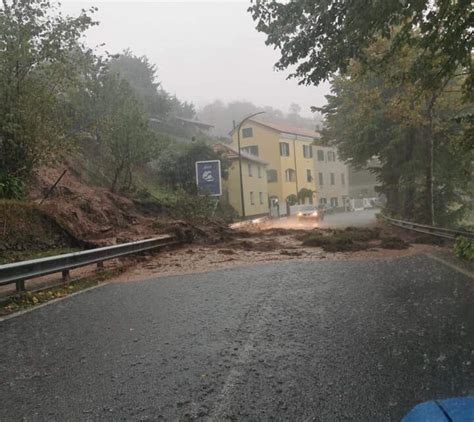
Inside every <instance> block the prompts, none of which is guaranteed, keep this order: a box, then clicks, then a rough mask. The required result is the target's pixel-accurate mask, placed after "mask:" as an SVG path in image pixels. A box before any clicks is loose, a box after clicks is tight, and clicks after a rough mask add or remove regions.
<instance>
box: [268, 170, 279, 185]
mask: <svg viewBox="0 0 474 422" xmlns="http://www.w3.org/2000/svg"><path fill="white" fill-rule="evenodd" d="M267 182H268V183H275V182H278V174H277V171H276V170H267Z"/></svg>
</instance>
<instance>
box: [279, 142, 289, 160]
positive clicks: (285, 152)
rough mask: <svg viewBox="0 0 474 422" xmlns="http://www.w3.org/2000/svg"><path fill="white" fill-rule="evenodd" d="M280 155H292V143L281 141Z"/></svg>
mask: <svg viewBox="0 0 474 422" xmlns="http://www.w3.org/2000/svg"><path fill="white" fill-rule="evenodd" d="M280 155H281V156H282V157H289V156H290V144H288V143H286V142H280Z"/></svg>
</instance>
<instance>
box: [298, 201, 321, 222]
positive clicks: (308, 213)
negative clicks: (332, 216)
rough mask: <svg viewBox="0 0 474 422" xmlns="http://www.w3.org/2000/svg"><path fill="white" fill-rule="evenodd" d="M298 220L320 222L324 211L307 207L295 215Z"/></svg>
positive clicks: (310, 206) (311, 206)
mask: <svg viewBox="0 0 474 422" xmlns="http://www.w3.org/2000/svg"><path fill="white" fill-rule="evenodd" d="M296 217H297V218H298V220H315V221H322V220H323V219H324V210H323V209H317V208H316V207H315V206H313V205H308V206H307V207H304V208H303V209H301V210H300V211H299V212H298V214H296Z"/></svg>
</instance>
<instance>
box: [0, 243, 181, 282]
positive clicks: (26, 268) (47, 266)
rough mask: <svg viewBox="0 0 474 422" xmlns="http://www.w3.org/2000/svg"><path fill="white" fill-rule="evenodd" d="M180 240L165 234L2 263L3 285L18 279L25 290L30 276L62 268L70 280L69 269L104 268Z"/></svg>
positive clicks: (0, 278)
mask: <svg viewBox="0 0 474 422" xmlns="http://www.w3.org/2000/svg"><path fill="white" fill-rule="evenodd" d="M176 243H178V241H177V239H176V238H175V237H174V236H170V235H163V236H160V237H155V238H153V239H146V240H139V241H136V242H129V243H123V244H121V245H113V246H106V247H103V248H97V249H90V250H86V251H81V252H73V253H68V254H64V255H56V256H51V257H47V258H39V259H32V260H29V261H22V262H14V263H12V264H6V265H0V286H1V285H5V284H13V283H16V289H17V291H22V290H25V281H26V280H29V279H31V278H35V277H41V276H43V275H48V274H53V273H59V272H62V278H63V281H64V282H67V281H68V280H69V271H70V270H72V269H74V268H79V267H84V266H86V265H91V264H98V267H99V268H101V267H102V266H103V262H104V261H106V260H108V259H114V258H118V257H121V256H124V255H130V254H134V253H139V252H145V251H149V250H151V249H155V248H158V247H160V246H168V245H173V244H176Z"/></svg>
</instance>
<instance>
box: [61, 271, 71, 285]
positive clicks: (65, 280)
mask: <svg viewBox="0 0 474 422" xmlns="http://www.w3.org/2000/svg"><path fill="white" fill-rule="evenodd" d="M70 279H71V275H70V274H69V270H64V271H63V283H68V282H69V280H70Z"/></svg>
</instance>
